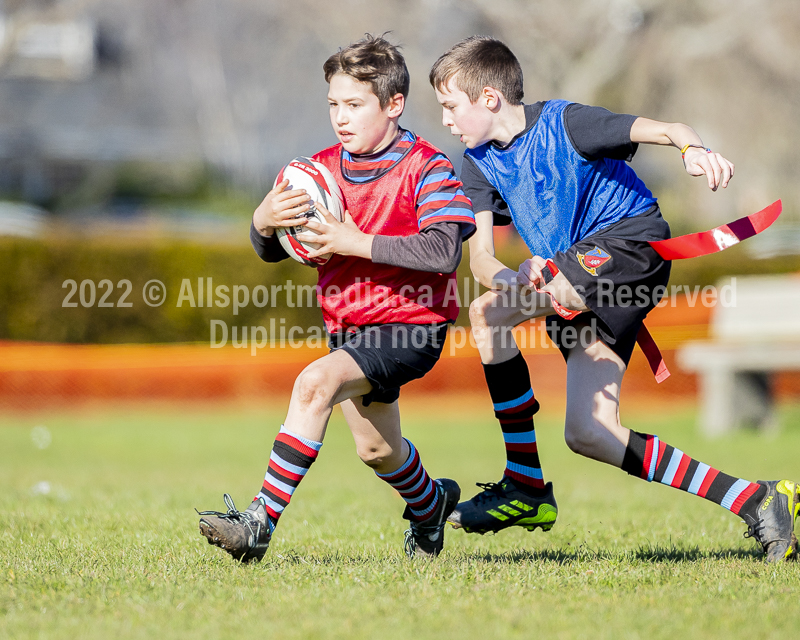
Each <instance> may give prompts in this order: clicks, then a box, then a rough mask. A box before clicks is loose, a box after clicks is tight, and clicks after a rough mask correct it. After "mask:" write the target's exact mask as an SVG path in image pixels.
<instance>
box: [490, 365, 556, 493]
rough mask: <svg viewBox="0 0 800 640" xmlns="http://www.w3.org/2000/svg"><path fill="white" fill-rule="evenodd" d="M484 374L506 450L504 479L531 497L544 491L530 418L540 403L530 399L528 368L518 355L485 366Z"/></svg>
mask: <svg viewBox="0 0 800 640" xmlns="http://www.w3.org/2000/svg"><path fill="white" fill-rule="evenodd" d="M483 371H484V374H485V375H486V384H487V385H488V386H489V395H491V397H492V403H493V404H494V415H495V417H496V418H497V419H498V420H499V421H500V428H501V429H502V431H503V441H504V442H505V447H506V470H505V475H506V476H507V477H509V478H511V479H512V480H514V484H516V485H517V486H518V487H519V488H520V489H522V490H523V491H526V492H528V493H530V494H531V495H539V494H540V493H542V492H543V491H544V476H543V475H542V465H541V463H540V462H539V449H538V447H537V444H536V431H535V430H534V428H533V416H534V414H535V413H536V412H537V411H538V410H539V403H538V402H537V401H536V399H535V398H534V396H533V389H532V388H531V378H530V373H529V372H528V365H527V363H526V362H525V359H524V358H523V357H522V354H521V353H518V354H517V355H516V356H514V357H513V358H511V360H507V361H506V362H500V363H498V364H485V365H483Z"/></svg>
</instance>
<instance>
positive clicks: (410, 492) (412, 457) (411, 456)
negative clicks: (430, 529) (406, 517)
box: [375, 438, 439, 522]
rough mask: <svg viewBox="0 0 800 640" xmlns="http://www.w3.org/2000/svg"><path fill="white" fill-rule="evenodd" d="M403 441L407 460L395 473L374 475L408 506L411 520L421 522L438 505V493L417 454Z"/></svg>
mask: <svg viewBox="0 0 800 640" xmlns="http://www.w3.org/2000/svg"><path fill="white" fill-rule="evenodd" d="M403 439H404V440H405V441H406V442H407V443H408V448H409V452H408V459H407V460H406V461H405V462H404V463H403V465H402V466H401V467H400V468H399V469H397V470H396V471H392V472H391V473H377V472H376V473H375V475H376V476H378V477H379V478H380V479H381V480H383V481H385V482H388V483H389V484H390V485H392V486H393V487H394V488H395V489H396V490H397V492H398V493H399V494H400V497H402V498H403V500H405V501H406V504H408V511H409V514H410V515H411V519H413V520H414V521H415V522H422V521H424V520H427V519H428V518H429V517H430V515H431V514H432V513H433V512H434V511H435V510H436V507H437V506H438V504H439V492H438V491H437V490H436V485H435V484H434V482H433V480H431V478H430V476H429V475H428V472H427V471H425V467H423V466H422V461H421V460H420V457H419V452H418V451H417V450H416V448H415V447H414V445H413V444H411V442H410V441H409V440H408V439H406V438H403Z"/></svg>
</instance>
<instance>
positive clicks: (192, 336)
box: [0, 238, 800, 343]
mask: <svg viewBox="0 0 800 640" xmlns="http://www.w3.org/2000/svg"><path fill="white" fill-rule="evenodd" d="M527 256H528V254H527V253H526V249H525V247H524V246H523V245H521V243H519V242H518V241H514V240H512V241H510V242H508V243H506V245H505V247H504V248H503V250H502V251H499V252H498V257H500V258H501V259H502V260H504V261H505V262H506V263H507V264H509V265H511V266H514V267H516V265H518V264H519V262H520V261H521V260H523V259H524V258H525V257H527ZM798 270H800V258H798V257H796V256H795V257H791V258H781V259H774V260H770V261H753V260H748V259H747V258H746V254H745V253H743V250H742V249H741V248H738V247H737V248H733V249H731V250H729V251H726V252H725V253H724V254H720V255H717V256H711V257H709V258H703V259H698V260H691V261H682V262H676V263H675V265H674V268H673V277H672V282H673V283H680V284H690V285H694V284H700V285H703V284H707V283H713V282H715V281H716V280H717V279H718V278H719V277H720V276H722V275H724V274H726V273H739V274H744V273H761V272H785V271H798ZM458 276H459V277H458V283H459V284H458V289H459V294H460V295H461V297H462V300H464V301H465V302H466V303H468V302H469V300H470V299H472V298H473V297H474V293H475V289H474V287H473V285H472V284H470V283H471V282H472V280H471V278H470V275H469V259H468V254H467V252H466V251H465V257H464V260H463V261H462V264H461V266H460V268H459V274H458ZM209 278H210V280H209ZM199 279H202V284H203V285H205V286H204V287H202V288H203V305H202V306H200V304H199V303H200V300H199V297H200V288H201V287H199V286H198V284H199V283H198V280H199ZM465 279H466V280H467V284H466V288H468V289H469V291H468V292H466V295H465ZM153 280H158V281H160V282H162V283H163V284H164V285H165V287H166V291H167V295H166V301H165V302H164V303H163V304H162V305H160V306H148V305H147V304H145V302H144V300H143V287H144V286H145V283H147V282H148V281H153ZM69 281H73V282H74V284H72V283H70V282H69ZM128 282H129V283H130V285H128V284H127V283H128ZM288 282H291V283H293V284H295V285H302V286H306V287H309V286H312V285H314V284H315V282H316V272H315V270H314V269H311V268H308V267H304V266H302V265H300V264H297V263H295V262H293V261H291V260H285V261H283V262H281V263H278V264H270V265H268V264H265V263H263V262H261V261H260V260H259V259H258V258H257V257H256V255H255V254H254V252H253V250H252V249H251V248H250V246H249V245H242V246H227V245H219V246H208V245H200V244H187V243H175V242H166V241H163V240H161V241H149V242H144V241H140V242H120V241H114V240H112V239H110V238H94V239H86V238H49V239H37V240H27V239H16V238H2V239H0V339H4V340H31V341H46V342H72V343H129V342H194V341H208V340H209V332H210V326H211V321H212V320H220V321H222V322H224V323H226V324H227V325H229V326H259V325H261V326H265V327H267V326H269V322H270V320H271V319H274V320H275V321H276V322H278V323H279V322H280V321H281V320H282V319H283V320H285V324H286V326H287V327H288V326H291V325H299V326H301V327H312V326H321V325H322V319H321V315H320V311H319V308H318V307H317V306H316V302H315V301H313V302H312V304H311V305H310V306H309V305H308V304H307V300H303V304H302V305H297V301H296V300H292V302H293V303H294V304H293V305H292V306H289V304H288V300H287V297H286V293H285V291H284V290H281V291H278V290H277V289H274V288H273V285H275V286H277V285H283V284H286V283H288ZM209 284H210V285H211V287H212V291H213V293H214V299H213V302H214V305H213V306H208V296H207V291H208V285H209ZM234 286H238V287H239V289H238V290H237V292H238V296H239V300H240V301H242V302H243V301H244V288H246V290H247V294H248V304H246V305H243V306H242V307H241V308H239V309H237V310H236V311H237V312H236V313H234V304H233V300H232V299H230V296H231V295H232V294H233V291H234ZM259 286H260V288H259V289H257V287H259ZM220 287H222V288H221V289H220ZM225 287H227V295H228V296H229V301H228V304H225V298H224V296H225V294H226V290H225ZM128 290H129V292H128ZM306 291H307V290H306ZM126 292H128V293H126ZM253 292H256V294H257V295H256V301H255V303H254V301H253V300H252V294H253ZM152 293H157V291H155V290H154V291H152ZM218 294H221V295H218ZM192 298H193V299H194V300H192ZM312 298H313V296H312ZM179 300H180V304H179ZM101 302H102V306H101ZM192 302H194V306H192ZM120 303H123V304H129V305H130V306H120ZM65 304H68V305H69V304H74V306H65ZM464 306H466V305H464ZM466 315H467V314H466V312H465V310H463V311H462V314H461V316H460V318H459V321H460V322H461V323H464V322H466Z"/></svg>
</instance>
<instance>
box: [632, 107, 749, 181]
mask: <svg viewBox="0 0 800 640" xmlns="http://www.w3.org/2000/svg"><path fill="white" fill-rule="evenodd" d="M631 142H637V143H643V144H664V145H672V146H673V147H677V148H678V149H681V150H682V151H683V164H684V167H685V168H686V172H687V173H688V174H689V175H690V176H703V175H704V176H706V178H707V180H708V187H709V189H711V190H712V191H716V190H717V189H718V188H719V187H720V186H721V187H722V188H723V189H724V188H725V187H727V186H728V182H730V179H731V178H732V177H733V171H734V166H733V163H732V162H730V161H729V160H726V159H725V158H723V157H722V155H720V154H719V153H714V152H713V151H710V150H708V149H706V147H705V145H703V141H702V140H701V139H700V136H699V135H697V132H696V131H695V130H694V129H692V128H691V127H689V126H687V125H685V124H681V123H680V122H672V123H670V122H659V121H658V120H650V119H648V118H636V120H634V122H633V125H632V126H631Z"/></svg>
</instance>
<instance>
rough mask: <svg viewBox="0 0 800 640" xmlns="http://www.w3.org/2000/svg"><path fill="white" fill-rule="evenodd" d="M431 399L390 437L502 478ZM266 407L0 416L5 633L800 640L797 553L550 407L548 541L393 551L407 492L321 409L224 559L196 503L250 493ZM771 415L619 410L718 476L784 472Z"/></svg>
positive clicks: (485, 430)
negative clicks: (568, 429) (767, 560)
mask: <svg viewBox="0 0 800 640" xmlns="http://www.w3.org/2000/svg"><path fill="white" fill-rule="evenodd" d="M487 404H488V403H487ZM447 406H448V407H449V408H448V409H447V410H446V411H444V410H441V409H438V410H437V407H436V405H435V404H433V403H427V404H422V403H420V402H415V401H412V402H411V403H406V406H405V407H404V409H403V412H404V413H403V415H404V420H405V432H406V434H407V435H408V436H409V437H410V438H411V439H412V440H413V441H414V442H415V443H416V445H417V446H418V448H419V449H420V451H421V453H422V456H423V461H424V462H425V463H426V466H427V467H428V468H429V470H430V472H431V473H432V474H434V475H436V476H449V477H452V478H454V479H456V480H458V481H459V482H460V483H461V485H462V488H463V490H464V493H465V495H472V493H473V490H474V486H473V485H472V483H473V482H475V481H491V480H497V479H498V477H499V474H500V472H501V471H502V460H503V458H502V444H501V439H500V437H499V434H498V431H497V428H496V427H495V423H494V422H493V420H492V418H491V413H490V412H489V411H488V410H487V409H486V408H477V409H476V407H482V406H483V405H478V404H475V403H474V402H471V403H469V404H467V405H465V406H462V407H461V408H458V404H457V403H455V404H454V403H449V404H448V405H447ZM453 407H456V408H453ZM282 410H283V409H282V407H281V406H277V405H276V406H274V407H273V408H272V410H271V411H257V410H255V409H253V408H247V409H230V408H228V409H221V408H218V409H208V408H197V407H195V408H193V407H175V408H172V409H170V408H166V409H165V408H161V409H153V408H151V409H144V408H142V409H136V408H125V407H121V408H119V409H117V410H115V411H106V412H104V413H100V412H94V413H81V414H78V413H72V414H69V413H68V414H61V413H59V414H49V415H40V416H27V415H21V416H4V417H2V418H0V424H2V425H3V426H2V427H1V428H0V451H2V454H0V455H1V456H2V457H1V458H0V459H1V460H2V462H1V463H0V483H2V487H3V492H2V496H0V515H1V516H2V522H0V532H2V534H1V536H2V537H1V538H0V540H1V542H2V546H1V547H0V614H2V616H1V617H0V637H3V638H183V637H194V638H197V637H203V638H214V639H216V638H220V639H227V638H233V637H248V636H252V637H259V638H275V639H284V638H381V639H383V638H410V639H414V638H433V637H438V638H504V639H505V638H535V637H540V636H544V637H548V638H573V637H586V638H689V637H691V638H710V637H719V638H734V637H735V638H748V639H750V638H772V637H775V638H782V639H786V638H791V637H797V636H796V635H795V634H796V633H798V626H799V625H800V607H798V596H800V565H797V564H791V565H781V566H767V565H765V564H763V563H762V561H761V560H760V557H759V554H758V553H756V549H755V543H753V542H752V541H749V540H744V539H742V533H743V531H744V525H743V524H742V523H741V521H739V520H738V518H736V517H734V516H732V515H731V514H729V513H727V512H726V511H724V510H723V509H721V508H719V507H717V506H715V505H712V504H710V503H707V502H706V501H704V500H701V499H699V498H696V497H693V496H688V495H685V494H682V493H680V492H678V491H676V490H674V489H670V488H667V487H662V486H660V485H658V486H657V485H648V484H646V483H645V482H642V481H640V480H634V479H631V478H629V477H628V476H627V475H625V474H624V473H622V472H621V471H618V470H615V469H612V468H607V467H604V466H603V465H600V464H599V463H595V462H592V461H589V460H585V459H582V458H579V457H577V456H576V455H574V454H572V453H571V452H569V450H568V449H567V448H566V446H565V445H564V442H563V436H562V429H561V424H560V421H559V418H558V416H544V417H542V418H541V419H539V420H538V421H537V431H538V435H539V442H540V449H541V452H542V453H541V457H542V462H543V465H544V470H545V477H546V479H548V480H552V481H553V482H554V483H555V486H556V496H557V498H558V502H559V507H560V515H559V520H558V523H557V525H556V526H555V528H554V529H553V531H552V532H550V533H547V534H544V533H542V532H541V531H537V532H536V533H533V534H531V533H528V532H525V531H517V530H514V531H507V532H503V533H501V534H499V535H497V536H484V537H481V536H475V535H471V536H469V535H466V534H464V533H463V532H461V531H453V530H452V529H449V528H448V531H447V542H446V551H445V553H444V554H443V556H442V557H441V558H440V559H439V561H437V562H435V563H426V562H410V561H408V560H407V559H406V558H405V556H403V554H402V541H403V530H404V528H405V522H404V521H403V520H401V518H400V514H401V512H402V507H403V504H402V501H401V500H400V498H399V497H397V496H396V495H394V494H393V493H392V491H391V490H390V488H389V487H387V486H386V485H384V484H383V483H381V482H380V481H378V480H377V479H376V478H375V477H374V476H373V474H372V473H371V471H370V470H369V469H367V468H366V467H364V466H363V465H362V464H361V462H360V461H359V460H358V458H357V457H356V455H355V451H354V447H353V444H352V440H351V439H350V436H349V433H348V431H347V428H346V425H345V424H344V422H343V420H342V418H341V415H340V414H339V413H338V412H336V413H334V418H333V420H332V422H331V426H330V428H329V431H328V437H327V439H326V442H325V446H324V447H323V449H322V452H321V455H320V458H319V461H318V462H317V463H316V464H315V466H314V467H313V468H312V471H311V473H310V474H309V477H308V478H307V479H306V480H305V481H304V482H303V484H302V485H301V486H300V488H299V489H298V491H297V493H296V494H295V498H294V501H293V503H292V504H291V506H290V507H289V508H288V509H287V512H286V514H285V516H284V517H283V518H282V520H281V523H280V526H279V528H278V531H277V533H276V537H275V539H274V541H273V544H272V547H271V548H270V551H269V553H268V555H267V557H266V558H265V560H264V562H262V563H261V564H257V565H253V566H246V565H238V564H236V563H234V562H232V561H231V560H230V558H229V557H227V556H226V555H225V554H223V553H222V552H220V551H219V550H218V549H215V548H212V547H210V546H209V545H208V544H207V543H206V541H205V540H204V539H203V538H201V537H200V535H199V533H198V531H197V516H196V514H195V513H194V511H193V508H194V507H197V508H199V509H209V508H213V509H220V510H221V509H223V503H222V493H223V492H224V491H228V492H230V493H231V494H232V495H233V497H234V499H235V500H236V502H237V506H239V507H240V508H242V509H243V508H244V507H245V506H246V505H247V504H248V503H249V501H250V499H251V498H252V496H253V495H254V493H255V492H256V490H257V489H258V487H259V485H260V483H261V479H262V478H263V473H264V470H265V466H266V462H267V458H268V455H269V449H270V446H271V442H272V438H273V437H274V434H275V433H276V432H277V429H278V426H279V424H280V420H281V418H282V415H281V413H280V412H281V411H282ZM783 413H784V415H783V418H784V424H785V425H787V426H786V427H785V428H784V430H783V431H782V432H781V433H780V434H779V435H773V436H760V435H757V434H753V433H739V434H736V435H734V436H731V437H728V438H726V439H724V440H721V441H713V442H711V441H707V440H704V439H703V438H701V437H700V436H699V435H698V434H697V433H696V431H695V429H694V416H693V414H692V413H691V412H687V411H676V412H673V413H664V412H663V411H660V410H659V412H658V415H657V416H655V417H653V416H646V415H645V414H643V413H631V414H629V415H624V416H623V417H624V418H625V423H626V424H627V425H628V426H631V427H634V428H636V429H637V430H640V431H648V432H656V433H658V434H659V435H660V436H661V437H662V438H663V439H665V440H666V441H667V442H669V443H672V444H674V445H676V446H678V447H680V448H681V449H683V450H684V451H686V452H687V453H689V454H690V455H693V456H695V457H697V458H700V459H701V460H703V461H705V462H708V463H710V464H713V465H717V466H719V467H721V468H722V469H724V470H727V471H729V472H731V473H736V474H740V475H743V476H745V477H749V478H751V479H760V478H779V477H784V476H791V475H794V476H795V477H797V476H800V464H798V462H797V460H796V452H797V451H799V450H800V409H798V408H797V407H793V408H788V409H784V411H783ZM37 425H45V426H46V427H47V429H48V430H49V432H50V434H51V436H52V442H51V444H50V445H49V446H48V447H46V448H44V449H40V448H37V447H36V446H35V444H34V441H33V440H35V439H36V435H37V433H38V435H39V436H41V435H42V434H41V433H39V432H33V435H34V438H32V429H33V428H34V427H36V426H37ZM39 442H40V444H44V443H43V442H41V440H40V441H39ZM43 482H47V483H49V492H47V491H46V489H45V486H44V485H43V484H41V483H43Z"/></svg>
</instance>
